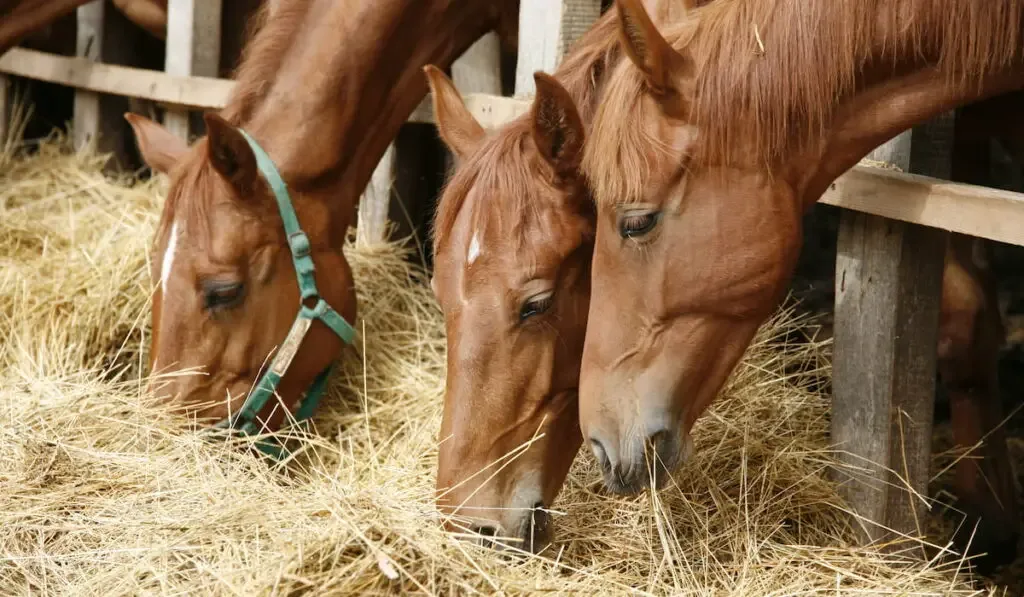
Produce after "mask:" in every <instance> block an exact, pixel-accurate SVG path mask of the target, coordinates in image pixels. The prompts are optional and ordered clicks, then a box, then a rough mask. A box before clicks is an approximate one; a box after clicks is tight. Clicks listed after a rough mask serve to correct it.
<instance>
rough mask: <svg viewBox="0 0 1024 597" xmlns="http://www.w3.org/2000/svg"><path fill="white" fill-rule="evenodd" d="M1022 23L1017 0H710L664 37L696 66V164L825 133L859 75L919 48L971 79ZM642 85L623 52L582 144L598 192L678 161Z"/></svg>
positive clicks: (1016, 48) (1013, 40) (638, 186)
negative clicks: (658, 134) (660, 133)
mask: <svg viewBox="0 0 1024 597" xmlns="http://www.w3.org/2000/svg"><path fill="white" fill-rule="evenodd" d="M1022 29H1024V2H1020V1H1018V0H985V1H983V2H978V1H976V0H958V1H955V2H954V1H950V0H903V1H896V0H711V2H709V3H708V4H706V5H704V6H702V7H701V8H698V9H695V10H693V11H692V12H691V13H690V16H689V17H688V18H686V19H685V20H684V21H682V22H676V23H673V24H671V25H669V26H667V27H665V28H664V31H663V35H664V36H665V39H666V40H667V41H668V42H669V43H670V44H671V45H672V47H674V48H676V49H677V50H679V51H681V52H684V53H685V54H687V55H688V56H690V57H692V58H693V60H694V63H695V66H696V75H695V78H694V81H693V83H694V87H693V89H694V95H693V101H692V103H691V105H690V117H689V121H690V122H691V123H692V124H693V125H694V126H695V127H696V128H697V130H698V131H699V139H698V143H697V145H696V147H695V149H694V152H693V154H692V155H689V156H687V158H688V160H689V162H690V164H691V165H698V164H703V165H707V164H711V163H719V164H721V163H729V162H731V161H733V160H735V159H737V158H738V157H740V152H745V153H743V154H742V157H744V158H750V157H751V154H750V153H749V152H750V151H754V152H756V153H755V154H754V155H753V157H754V159H758V160H759V161H762V162H763V163H764V164H765V165H766V166H767V167H769V168H771V167H773V166H776V165H778V164H779V162H780V160H781V159H782V158H784V157H785V156H786V155H788V154H789V153H790V152H791V151H793V149H794V148H799V147H804V146H806V144H807V143H809V142H810V141H811V140H812V139H814V138H815V137H816V136H818V135H821V134H822V133H823V132H824V129H825V128H826V127H827V126H828V125H829V123H830V121H831V120H832V118H833V116H834V113H835V110H836V107H837V106H838V105H839V104H840V103H841V101H842V99H843V98H844V97H847V96H849V95H850V94H851V93H853V92H854V91H855V90H856V86H857V85H859V84H870V83H871V81H859V80H858V77H860V76H861V75H862V74H864V72H865V71H866V70H867V69H868V68H877V67H882V66H885V65H886V64H889V65H891V67H892V70H891V71H889V72H899V69H900V68H901V67H902V68H906V67H907V65H906V64H902V65H901V64H900V63H899V61H898V59H899V58H901V57H905V56H908V55H914V56H915V57H916V58H917V61H918V62H919V63H920V62H925V61H930V62H932V63H934V64H936V65H937V66H938V67H939V68H940V69H941V71H942V72H943V73H945V74H946V75H947V76H948V77H949V78H950V81H951V83H953V84H958V85H968V84H971V83H972V81H973V82H977V81H980V80H981V79H982V78H983V77H984V76H985V75H986V74H988V73H991V72H992V71H994V70H997V69H1000V68H1005V67H1007V66H1009V65H1011V64H1012V63H1013V62H1014V61H1018V60H1020V59H1021V57H1022V54H1024V52H1022V44H1024V35H1022ZM880 49H881V54H879V50H880ZM645 95H647V87H646V84H645V81H644V78H643V75H642V74H641V72H640V71H639V69H638V68H636V66H635V65H633V64H632V62H630V61H628V60H623V61H621V62H620V63H619V64H618V65H617V66H616V67H615V70H614V71H613V73H611V74H610V75H609V77H608V81H607V83H606V89H605V91H604V100H603V101H602V104H601V106H600V108H599V109H598V114H597V116H596V122H595V125H594V129H593V131H592V134H591V140H590V142H588V143H587V147H586V148H585V154H584V171H585V172H587V173H588V179H589V182H590V184H591V185H592V188H593V190H594V191H595V196H596V197H597V198H598V199H599V200H615V201H637V200H640V199H641V198H642V193H643V192H644V188H645V183H646V182H647V181H648V180H649V179H650V178H651V176H652V173H653V172H654V171H655V164H656V163H657V162H658V161H660V160H664V159H674V160H676V161H678V159H679V156H673V155H672V150H671V149H670V148H668V147H666V146H664V144H662V143H661V142H660V141H658V140H657V139H655V138H654V137H653V136H652V135H651V133H649V132H648V131H651V130H656V129H654V128H653V127H651V126H650V125H652V124H654V121H655V120H656V119H660V118H662V116H661V113H660V112H659V111H658V110H656V109H654V108H653V106H650V107H648V106H646V105H645V104H644V103H643V101H642V100H643V97H644V96H645Z"/></svg>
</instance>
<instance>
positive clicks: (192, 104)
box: [0, 48, 530, 129]
mask: <svg viewBox="0 0 1024 597" xmlns="http://www.w3.org/2000/svg"><path fill="white" fill-rule="evenodd" d="M0 73H6V74H8V75H15V76H19V77H25V78H28V79H36V80H38V81H47V82H49V83H58V84H60V85H66V86H68V87H75V88H77V89H81V90H86V91H95V92H98V93H109V94H111V95H121V96H128V97H135V98H140V99H148V100H151V101H154V102H156V103H158V104H161V105H164V106H173V107H186V108H194V109H200V110H203V109H205V110H219V109H221V108H223V107H224V106H225V104H227V101H228V98H229V97H230V95H231V91H232V89H234V87H235V82H234V81H231V80H228V79H217V78H213V77H195V76H181V75H169V74H166V73H164V72H161V71H156V70H147V69H141V68H129V67H125V66H112V65H109V64H101V63H98V62H92V61H89V60H86V59H84V58H77V57H68V56H58V55H56V54H49V53H47V52H38V51H35V50H28V49H25V48H13V49H12V50H10V51H9V52H7V53H6V54H4V55H3V56H0ZM465 100H466V106H467V107H468V108H469V110H470V112H472V114H473V116H475V117H476V119H477V120H478V121H480V124H481V125H482V126H483V127H484V128H490V129H493V128H498V127H500V126H501V125H503V124H505V123H506V122H508V121H509V120H512V119H514V118H516V117H517V116H519V115H520V114H523V113H525V112H526V111H527V110H529V108H530V102H529V101H524V100H521V99H514V98H510V97H500V96H495V95H486V94H479V93H470V94H467V95H466V96H465ZM409 122H420V123H426V124H432V123H433V122H434V110H433V106H432V105H431V102H430V98H429V97H428V98H426V99H424V101H423V102H421V103H420V105H419V106H417V108H416V109H415V110H414V111H413V113H412V115H411V116H410V117H409Z"/></svg>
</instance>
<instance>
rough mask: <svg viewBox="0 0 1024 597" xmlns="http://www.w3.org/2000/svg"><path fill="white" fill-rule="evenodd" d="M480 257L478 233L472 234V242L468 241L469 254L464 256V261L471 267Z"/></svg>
mask: <svg viewBox="0 0 1024 597" xmlns="http://www.w3.org/2000/svg"><path fill="white" fill-rule="evenodd" d="M479 256H480V233H479V232H474V233H473V240H471V241H469V254H467V255H466V261H468V262H469V265H473V262H474V261H476V258H477V257H479Z"/></svg>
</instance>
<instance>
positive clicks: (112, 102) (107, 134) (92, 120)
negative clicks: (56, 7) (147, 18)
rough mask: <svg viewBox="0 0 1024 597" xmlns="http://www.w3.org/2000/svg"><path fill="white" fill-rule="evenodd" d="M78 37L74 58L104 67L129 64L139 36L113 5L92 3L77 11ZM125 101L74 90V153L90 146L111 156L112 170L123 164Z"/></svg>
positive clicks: (126, 149) (100, 0)
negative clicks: (96, 62)
mask: <svg viewBox="0 0 1024 597" xmlns="http://www.w3.org/2000/svg"><path fill="white" fill-rule="evenodd" d="M76 18H77V21H78V33H77V39H76V42H75V47H76V54H77V55H78V56H80V57H83V58H86V59H88V60H93V61H98V62H104V63H107V64H131V63H132V59H133V58H135V56H134V52H135V45H136V43H137V40H138V37H139V36H140V35H142V32H141V31H139V30H138V29H137V28H136V27H134V25H132V24H131V23H130V22H129V21H128V19H127V18H125V17H124V15H122V14H121V13H120V12H118V11H117V10H116V9H115V8H114V6H113V5H111V4H110V3H109V2H105V1H104V0H94V1H93V2H90V3H88V4H84V5H82V6H80V7H78V9H77V13H76ZM128 103H129V102H128V99H127V98H124V97H118V96H110V95H102V94H99V93H95V92H92V91H84V90H80V89H79V90H76V91H75V101H74V109H73V118H74V120H73V123H74V124H73V127H72V139H73V141H74V145H75V148H76V149H82V148H84V147H87V146H93V147H94V148H95V149H97V150H98V151H101V152H105V153H106V152H109V153H112V154H113V157H114V160H115V161H114V162H112V163H110V164H108V167H109V168H114V167H116V166H117V165H119V164H121V165H123V163H124V162H125V160H126V157H127V155H128V152H129V151H130V150H129V147H130V144H131V141H130V139H129V134H128V124H127V123H126V122H125V121H124V119H123V117H122V115H123V114H124V112H125V111H126V110H127V108H128Z"/></svg>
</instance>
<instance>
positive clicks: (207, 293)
mask: <svg viewBox="0 0 1024 597" xmlns="http://www.w3.org/2000/svg"><path fill="white" fill-rule="evenodd" d="M244 290H245V286H244V285H243V284H242V283H240V282H210V283H207V284H204V286H203V299H204V301H205V303H206V308H207V309H226V308H230V307H235V306H237V305H238V304H239V303H240V302H241V300H242V296H243V291H244Z"/></svg>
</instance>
